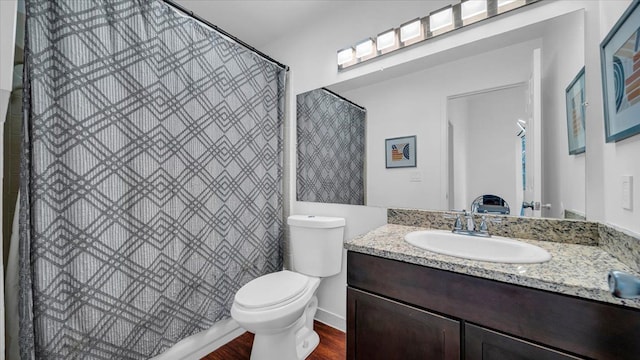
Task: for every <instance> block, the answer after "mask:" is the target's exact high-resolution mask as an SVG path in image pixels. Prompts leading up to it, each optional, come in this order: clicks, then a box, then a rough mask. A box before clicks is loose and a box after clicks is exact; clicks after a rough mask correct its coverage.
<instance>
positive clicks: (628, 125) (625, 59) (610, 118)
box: [600, 0, 640, 142]
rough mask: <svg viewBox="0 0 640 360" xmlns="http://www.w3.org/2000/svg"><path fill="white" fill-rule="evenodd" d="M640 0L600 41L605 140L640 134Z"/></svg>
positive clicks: (632, 4)
mask: <svg viewBox="0 0 640 360" xmlns="http://www.w3.org/2000/svg"><path fill="white" fill-rule="evenodd" d="M639 4H640V0H634V1H633V2H632V3H631V5H630V6H629V8H628V9H627V10H626V11H625V12H624V14H622V17H620V19H619V20H618V22H617V23H616V24H615V25H614V26H613V29H611V31H610V32H609V34H608V35H607V37H605V39H604V40H603V41H602V43H601V44H600V60H601V65H602V87H603V89H602V90H603V91H602V92H603V96H604V99H603V100H604V123H605V135H606V141H607V142H613V141H619V140H622V139H625V138H628V137H630V136H633V135H635V134H638V133H640V34H639V32H640V9H639V8H638V5H639Z"/></svg>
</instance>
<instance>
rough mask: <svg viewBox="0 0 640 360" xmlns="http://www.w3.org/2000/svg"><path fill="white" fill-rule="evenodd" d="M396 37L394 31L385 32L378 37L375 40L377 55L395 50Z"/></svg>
mask: <svg viewBox="0 0 640 360" xmlns="http://www.w3.org/2000/svg"><path fill="white" fill-rule="evenodd" d="M397 37H398V35H397V32H396V30H395V29H391V30H387V31H385V32H383V33H381V34H379V35H378V37H377V38H376V48H377V50H378V54H381V53H383V52H388V51H391V50H395V49H396V48H397V44H398V42H397V41H396V39H397Z"/></svg>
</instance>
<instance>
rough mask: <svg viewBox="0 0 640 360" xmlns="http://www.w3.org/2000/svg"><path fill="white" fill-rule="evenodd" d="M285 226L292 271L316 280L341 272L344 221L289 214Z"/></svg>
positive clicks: (341, 219) (334, 218) (325, 217)
mask: <svg viewBox="0 0 640 360" xmlns="http://www.w3.org/2000/svg"><path fill="white" fill-rule="evenodd" d="M287 224H289V244H290V246H289V250H290V251H291V258H292V265H293V271H295V272H299V273H302V274H305V275H309V276H317V277H327V276H332V275H336V274H338V273H340V269H341V267H342V241H343V238H344V225H345V220H344V219H343V218H338V217H327V216H313V215H292V216H289V219H288V221H287Z"/></svg>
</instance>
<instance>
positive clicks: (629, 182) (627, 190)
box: [622, 176, 633, 210]
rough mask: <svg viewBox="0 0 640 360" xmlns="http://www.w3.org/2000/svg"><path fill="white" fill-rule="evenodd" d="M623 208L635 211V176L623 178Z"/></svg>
mask: <svg viewBox="0 0 640 360" xmlns="http://www.w3.org/2000/svg"><path fill="white" fill-rule="evenodd" d="M622 208H623V209H625V210H633V176H623V177H622Z"/></svg>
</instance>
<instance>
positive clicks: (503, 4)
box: [497, 0, 527, 14]
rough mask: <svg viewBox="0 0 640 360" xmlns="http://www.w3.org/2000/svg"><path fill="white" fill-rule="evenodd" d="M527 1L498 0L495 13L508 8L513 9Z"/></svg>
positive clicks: (505, 10) (502, 11)
mask: <svg viewBox="0 0 640 360" xmlns="http://www.w3.org/2000/svg"><path fill="white" fill-rule="evenodd" d="M526 3H527V1H526V0H498V11H497V14H502V13H504V12H507V11H509V10H513V9H516V8H519V7H520V6H523V5H525V4H526Z"/></svg>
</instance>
